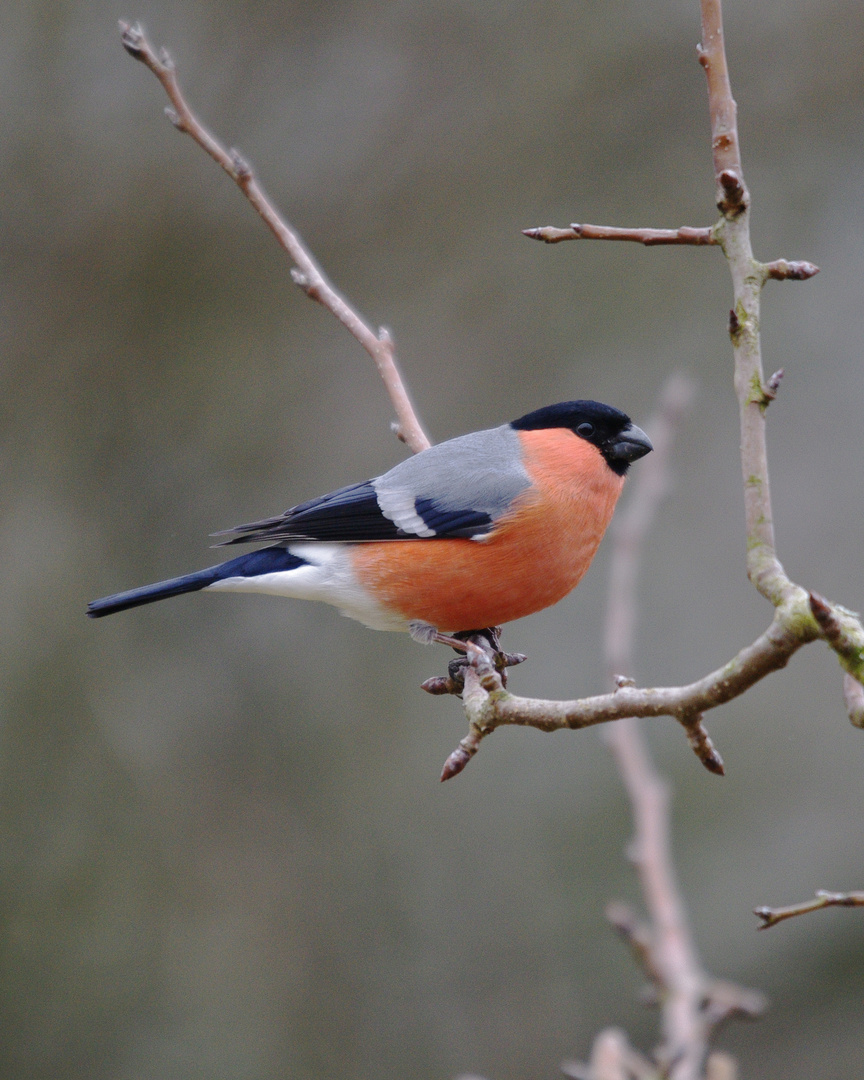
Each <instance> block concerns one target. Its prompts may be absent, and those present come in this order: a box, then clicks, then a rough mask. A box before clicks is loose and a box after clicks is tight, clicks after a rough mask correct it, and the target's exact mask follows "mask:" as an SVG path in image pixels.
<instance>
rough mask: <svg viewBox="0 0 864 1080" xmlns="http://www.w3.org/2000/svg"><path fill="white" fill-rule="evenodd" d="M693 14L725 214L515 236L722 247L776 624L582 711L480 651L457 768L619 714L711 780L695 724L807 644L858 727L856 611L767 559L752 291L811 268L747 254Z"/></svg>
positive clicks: (716, 30)
mask: <svg viewBox="0 0 864 1080" xmlns="http://www.w3.org/2000/svg"><path fill="white" fill-rule="evenodd" d="M701 8H702V44H701V45H700V46H699V49H698V57H699V62H700V64H701V65H702V67H703V68H704V69H705V74H706V78H707V84H708V103H709V112H710V117H711V148H712V153H713V160H714V176H715V184H716V201H717V206H718V209H719V210H720V211H721V213H722V215H723V216H722V217H721V219H720V221H719V222H718V223H717V224H716V225H714V226H713V227H712V228H711V229H707V230H705V229H703V230H698V229H678V230H671V229H669V230H663V229H660V230H652V229H615V228H611V227H607V226H586V225H572V226H571V227H570V229H569V230H566V229H565V230H560V229H555V228H552V227H546V228H541V229H527V230H525V232H526V235H528V236H530V237H532V238H534V239H540V240H545V241H547V242H549V243H557V242H558V241H560V240H565V239H576V238H580V237H581V238H585V239H587V238H592V239H606V240H636V241H639V242H641V243H688V244H689V243H700V244H711V243H714V244H717V245H719V246H720V247H721V248H722V250H723V253H724V255H725V256H726V259H727V262H728V264H729V269H730V272H731V275H732V285H733V295H734V307H733V308H732V310H731V312H730V317H729V336H730V338H731V341H732V348H733V354H734V361H735V364H734V383H735V390H736V394H737V396H738V403H739V416H740V425H741V470H742V476H743V483H744V517H745V525H746V531H747V574H748V577H749V578H750V580H751V582H752V583H753V584H754V585H755V587H756V588H757V589H758V590H759V592H760V593H761V594H762V595H763V596H764V597H765V598H766V599H768V600H769V601H770V602H771V603H772V604H773V606H774V619H773V621H772V623H771V625H770V626H769V627H768V629H767V630H766V631H765V633H763V634H761V635H760V636H759V637H758V638H757V639H756V641H755V642H753V644H752V645H748V646H746V647H745V648H743V649H742V650H741V651H740V652H739V653H738V654H737V656H735V657H734V658H733V659H732V660H730V661H729V663H728V664H726V665H724V666H723V667H722V668H719V669H718V670H717V671H714V672H711V674H709V675H706V676H704V677H703V678H702V679H699V680H697V681H696V682H693V683H690V684H689V685H688V686H678V687H664V688H653V689H637V688H636V687H634V686H633V685H630V684H628V683H626V682H625V683H621V684H619V686H618V689H617V690H616V691H615V692H614V693H612V694H604V695H599V696H597V697H590V698H584V699H582V700H581V701H544V700H539V699H529V698H519V697H516V696H514V695H512V694H508V693H507V692H506V691H505V690H504V687H503V684H502V683H501V681H500V679H499V680H498V681H497V682H496V676H495V671H494V666H493V664H492V662H491V659H490V658H489V657H486V658H484V659H480V658H479V656H480V654H479V653H478V654H474V655H472V659H471V662H470V665H469V666H470V667H473V668H474V675H473V676H471V678H470V679H466V682H465V687H466V692H470V696H469V699H468V700H466V701H465V706H466V707H465V711H466V715H467V716H468V720H469V725H470V734H469V737H468V747H469V748H470V754H468V756H464V755H463V758H462V759H460V763H459V769H461V768H464V765H465V764H466V763H467V761H468V760H469V759H470V756H472V755H473V754H474V753H476V751H477V748H478V747H479V744H480V741H481V740H482V739H483V738H485V737H486V736H487V735H489V734H491V732H493V731H494V730H495V729H496V728H497V727H501V726H503V725H505V724H520V725H526V726H530V727H536V728H537V729H538V730H540V731H558V730H560V729H562V728H573V729H576V728H581V727H589V726H591V725H592V724H601V723H608V722H609V721H611V720H620V719H622V718H624V717H628V716H672V717H674V718H675V719H676V720H678V721H679V722H680V723H681V724H682V725H683V726H684V728H685V730H686V732H687V736H688V739H689V741H690V744H691V746H692V747H693V748H694V750H695V751H696V752H697V754H699V756H700V758H701V760H702V761H703V763H704V764H705V765H706V766H707V767H708V768H709V769H711V770H712V771H715V772H721V771H722V762H721V761H720V759H719V756H718V755H716V752H715V751H714V749H713V747H712V746H711V743H710V740H709V739H708V737H707V733H706V732H705V730H704V728H703V727H702V725H701V714H702V713H703V712H705V711H707V710H708V709H713V708H716V707H717V706H718V705H722V704H725V703H726V702H727V701H730V700H732V698H734V697H738V696H739V695H740V694H743V693H744V692H745V691H746V690H748V689H749V688H750V687H751V686H753V685H754V683H756V682H758V681H759V680H760V679H763V678H764V677H765V676H766V675H768V674H769V673H770V672H772V671H776V670H777V669H778V668H782V667H785V665H786V664H787V663H788V661H789V658H790V657H791V656H792V655H793V653H795V652H796V651H797V650H798V649H800V648H801V647H802V646H803V645H806V644H807V643H808V642H810V641H814V640H816V639H817V638H822V640H824V641H826V642H827V643H828V645H829V646H830V647H831V648H832V649H833V650H834V652H835V653H836V654H837V658H838V660H839V661H840V664H841V666H842V667H843V668H844V669H845V671H846V673H847V674H846V678H845V679H844V695H845V698H846V704H847V710H848V713H849V717H850V719H851V720H852V722H853V723H854V724H855V725H856V726H860V727H864V685H862V684H864V627H862V625H861V621H860V619H859V618H858V616H857V615H855V613H854V612H851V611H848V610H847V609H846V608H844V607H841V606H840V605H839V604H831V603H830V602H829V601H827V600H824V599H823V598H822V597H819V596H817V595H816V594H811V593H809V592H808V591H807V590H805V589H804V588H802V587H801V586H800V585H797V584H795V582H793V581H791V580H790V578H789V577H788V576H787V574H786V571H785V570H784V569H783V566H782V565H781V563H780V560H779V559H778V558H777V553H776V548H775V541H774V525H773V511H772V505H771V491H770V484H769V477H768V453H767V447H766V438H765V412H766V409H767V407H768V405H769V404H770V403H771V401H773V399H774V398H775V397H776V395H777V390H778V388H779V385H780V379H781V377H782V374H783V373H782V371H777V372H775V373H774V375H772V376H771V378H770V379H769V380H768V382H767V383H766V381H765V378H764V375H763V371H762V353H761V342H760V336H759V319H760V300H761V291H762V288H763V286H764V285H765V283H766V282H767V281H768V280H769V279H778V280H796V279H797V280H803V279H806V278H808V277H812V276H813V274H815V273H817V272H818V267H816V266H814V265H813V264H812V263H806V262H788V261H787V260H785V259H777V260H775V261H774V262H771V263H761V262H758V261H757V260H756V259H755V258H754V256H753V250H752V245H751V241H750V195H749V192H748V191H747V186H746V184H745V182H744V175H743V170H742V167H741V154H740V149H739V144H738V129H737V106H736V104H735V100H734V98H733V97H732V90H731V87H730V84H729V73H728V69H727V65H726V54H725V49H724V44H723V20H722V7H721V2H720V0H701ZM646 465H647V463H646ZM645 467H646V466H643V469H644V468H645ZM628 682H629V681H628ZM462 749H465V748H464V747H463V748H462ZM448 764H450V763H448ZM446 771H447V770H446V767H445V772H446ZM456 771H459V770H458V769H457V770H456ZM449 775H455V773H450V774H449Z"/></svg>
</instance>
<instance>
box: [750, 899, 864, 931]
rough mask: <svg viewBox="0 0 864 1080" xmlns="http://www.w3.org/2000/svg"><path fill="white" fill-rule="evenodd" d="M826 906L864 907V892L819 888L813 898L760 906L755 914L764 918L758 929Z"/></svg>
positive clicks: (763, 928) (764, 928) (755, 910)
mask: <svg viewBox="0 0 864 1080" xmlns="http://www.w3.org/2000/svg"><path fill="white" fill-rule="evenodd" d="M826 907H864V892H851V893H832V892H825V891H824V890H823V889H819V890H818V891H817V893H816V897H815V899H813V900H805V901H804V902H803V903H801V904H791V905H790V906H789V907H782V908H770V907H758V908H755V909H754V911H753V914H754V915H758V916H759V918H760V919H761V920H762V925H761V926H759V927H758V929H759V930H767V929H768V927H769V926H776V925H777V923H779V922H783V920H784V919H792V918H794V917H795V916H796V915H806V914H807V913H808V912H810V911H819V910H821V909H822V908H826Z"/></svg>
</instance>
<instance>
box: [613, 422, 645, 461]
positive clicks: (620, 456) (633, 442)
mask: <svg viewBox="0 0 864 1080" xmlns="http://www.w3.org/2000/svg"><path fill="white" fill-rule="evenodd" d="M653 449H654V447H653V446H652V445H651V440H650V439H649V438H648V436H647V435H646V434H645V432H644V431H643V430H642V428H640V427H636V425H635V424H630V425H629V427H626V428H624V430H623V431H622V432H621V434H620V435H619V436H618V437H617V438H616V439H615V440H614V441H613V442H611V443H610V444H609V445H608V446H607V447H606V452H605V457H606V460H607V461H608V462H610V463H611V462H613V461H620V462H622V463H625V464H627V465H629V464H630V462H631V461H638V460H639V458H640V457H645V455H646V454H650V453H651V451H652V450H653Z"/></svg>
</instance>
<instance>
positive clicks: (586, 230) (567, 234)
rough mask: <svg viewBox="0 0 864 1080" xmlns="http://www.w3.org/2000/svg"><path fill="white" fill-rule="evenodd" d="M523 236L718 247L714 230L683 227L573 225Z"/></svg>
mask: <svg viewBox="0 0 864 1080" xmlns="http://www.w3.org/2000/svg"><path fill="white" fill-rule="evenodd" d="M522 232H523V234H524V235H525V236H528V237H530V239H532V240H542V241H543V242H544V243H546V244H560V243H561V241H562V240H631V241H633V242H634V243H637V244H644V245H645V246H646V247H656V246H657V245H658V244H695V245H703V244H716V243H717V241H716V239H715V238H714V230H713V229H712V228H710V227H707V228H701V229H693V228H691V227H690V226H688V225H682V227H681V228H680V229H619V228H617V227H615V226H613V225H579V224H573V225H571V226H570V227H569V228H567V229H556V228H555V226H554V225H545V226H543V227H542V228H536V229H523V230H522Z"/></svg>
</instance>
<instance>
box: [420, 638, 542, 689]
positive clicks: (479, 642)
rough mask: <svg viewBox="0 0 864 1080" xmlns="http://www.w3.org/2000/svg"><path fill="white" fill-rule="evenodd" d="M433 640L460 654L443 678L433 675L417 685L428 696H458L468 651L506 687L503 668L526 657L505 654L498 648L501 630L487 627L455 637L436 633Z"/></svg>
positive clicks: (463, 678) (513, 665)
mask: <svg viewBox="0 0 864 1080" xmlns="http://www.w3.org/2000/svg"><path fill="white" fill-rule="evenodd" d="M434 640H435V641H437V642H440V644H442V645H449V646H450V648H451V649H455V650H456V651H457V652H459V653H462V654H463V655H461V656H458V657H456V658H455V659H453V660H451V661H450V663H449V664H448V665H447V675H446V676H445V675H436V676H434V677H433V678H431V679H427V680H426V681H425V682H424V683H422V684H421V686H422V688H423V689H424V690H425V691H426V692H427V693H428V694H455V695H456V696H457V697H459V696H461V694H462V691H463V690H464V689H465V669H466V668H467V667H468V666H469V665H470V663H471V654H470V650H471V647H472V646H473V648H474V649H479V650H480V651H481V652H482V653H484V654H485V655H486V657H487V658H488V659H489V661H490V662H491V664H492V666H493V667H494V668H495V670H496V671H497V672H498V674H499V675H500V677H501V685H502V686H505V687H506V686H507V668H508V667H515V666H516V665H517V664H521V663H523V662H524V661H525V660H527V659H528V658H527V657H526V656H525V654H524V653H507V652H504V651H502V649H501V627H500V626H487V627H485V628H484V629H482V630H460V631H459V632H458V633H456V634H436V635H435V638H434Z"/></svg>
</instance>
